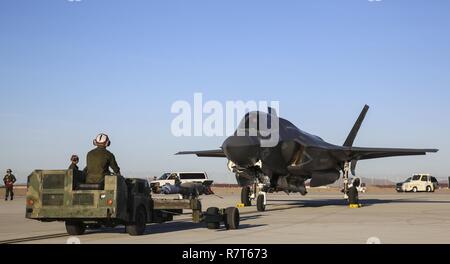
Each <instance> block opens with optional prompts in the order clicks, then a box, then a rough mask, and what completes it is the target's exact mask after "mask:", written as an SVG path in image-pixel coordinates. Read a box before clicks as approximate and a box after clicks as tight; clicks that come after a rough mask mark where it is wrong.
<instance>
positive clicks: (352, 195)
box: [348, 178, 361, 207]
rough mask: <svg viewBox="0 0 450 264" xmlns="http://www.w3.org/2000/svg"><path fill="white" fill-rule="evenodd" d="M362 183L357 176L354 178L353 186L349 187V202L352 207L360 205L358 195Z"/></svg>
mask: <svg viewBox="0 0 450 264" xmlns="http://www.w3.org/2000/svg"><path fill="white" fill-rule="evenodd" d="M360 184H361V180H360V179H359V178H356V179H354V180H353V184H352V187H350V188H349V189H348V203H349V204H350V206H351V207H360V204H359V197H358V187H359V185H360Z"/></svg>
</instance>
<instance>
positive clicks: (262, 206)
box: [256, 194, 266, 212]
mask: <svg viewBox="0 0 450 264" xmlns="http://www.w3.org/2000/svg"><path fill="white" fill-rule="evenodd" d="M256 208H257V209H258V211H259V212H264V211H266V205H265V204H264V195H262V194H260V195H258V199H256Z"/></svg>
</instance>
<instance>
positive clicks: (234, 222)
mask: <svg viewBox="0 0 450 264" xmlns="http://www.w3.org/2000/svg"><path fill="white" fill-rule="evenodd" d="M225 215H226V216H225V227H226V228H227V229H231V230H234V229H238V228H239V222H240V215H239V210H238V209H237V208H236V207H228V208H227V209H226V210H225Z"/></svg>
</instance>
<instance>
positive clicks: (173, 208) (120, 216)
mask: <svg viewBox="0 0 450 264" xmlns="http://www.w3.org/2000/svg"><path fill="white" fill-rule="evenodd" d="M83 182H84V180H83V174H82V173H81V172H80V171H75V170H35V171H34V172H33V173H32V174H31V175H30V176H28V190H27V200H26V203H27V205H26V218H29V219H34V220H39V221H42V222H52V221H62V222H65V225H66V230H67V233H68V234H70V235H82V234H84V232H85V230H86V229H87V228H89V229H95V228H100V227H103V226H106V227H114V226H118V225H124V226H125V227H126V231H127V232H128V233H129V234H130V235H133V236H135V235H142V234H144V233H145V229H146V224H147V223H163V222H166V221H172V220H173V215H174V214H180V213H182V211H183V209H190V210H192V218H193V221H194V222H196V223H200V222H206V223H207V226H208V228H219V226H220V222H224V223H225V227H226V228H227V229H237V228H238V227H239V211H238V210H237V208H234V207H230V208H227V209H222V210H219V209H217V208H209V209H208V210H207V212H206V213H202V211H201V210H202V209H201V203H200V200H198V199H197V198H194V199H182V200H168V199H152V196H151V188H150V186H149V184H148V182H147V181H146V180H144V179H138V178H127V179H126V178H124V177H122V176H116V175H111V176H105V180H104V183H103V184H85V183H83Z"/></svg>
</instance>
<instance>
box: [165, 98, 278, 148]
mask: <svg viewBox="0 0 450 264" xmlns="http://www.w3.org/2000/svg"><path fill="white" fill-rule="evenodd" d="M170 111H171V113H172V114H175V115H176V116H175V118H174V119H173V120H172V124H171V131H172V135H174V136H176V137H183V136H184V137H189V136H196V137H199V136H207V137H214V136H217V137H222V136H226V135H232V134H233V133H234V132H235V129H236V128H237V130H236V136H257V137H259V138H260V144H261V146H262V147H273V146H276V145H277V144H278V140H279V118H278V114H279V112H280V104H279V102H278V101H270V102H268V101H246V102H244V101H241V100H239V101H226V102H225V103H224V104H223V103H221V102H219V101H215V100H211V101H204V100H203V94H202V93H195V94H194V100H193V102H188V101H185V100H179V101H176V102H174V103H173V104H172V107H171V110H170ZM269 112H270V113H269ZM244 117H245V119H243V118H244ZM241 120H243V121H242V122H240V121H241ZM239 122H240V123H239Z"/></svg>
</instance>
